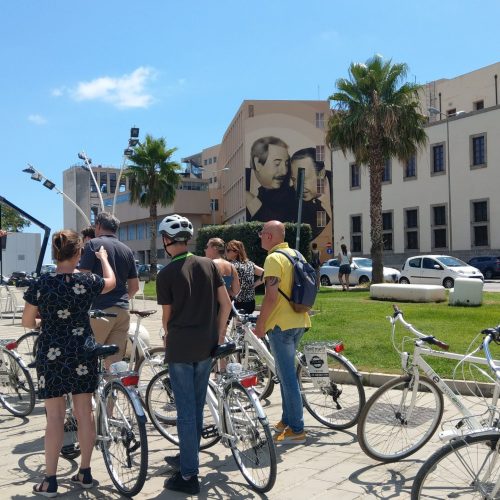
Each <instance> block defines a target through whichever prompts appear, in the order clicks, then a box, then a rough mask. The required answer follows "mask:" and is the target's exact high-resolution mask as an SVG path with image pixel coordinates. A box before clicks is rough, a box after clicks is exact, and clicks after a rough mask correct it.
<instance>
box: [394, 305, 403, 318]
mask: <svg viewBox="0 0 500 500" xmlns="http://www.w3.org/2000/svg"><path fill="white" fill-rule="evenodd" d="M392 308H393V309H394V317H396V316H397V315H398V314H403V311H402V310H401V309H400V308H399V306H398V305H397V304H392Z"/></svg>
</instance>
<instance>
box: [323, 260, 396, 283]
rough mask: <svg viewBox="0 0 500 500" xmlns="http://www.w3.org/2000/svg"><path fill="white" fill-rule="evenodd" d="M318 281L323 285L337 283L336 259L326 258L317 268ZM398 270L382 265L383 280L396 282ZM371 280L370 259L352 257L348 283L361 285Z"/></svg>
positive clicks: (337, 269)
mask: <svg viewBox="0 0 500 500" xmlns="http://www.w3.org/2000/svg"><path fill="white" fill-rule="evenodd" d="M319 276H320V278H319V279H320V282H321V284H322V285H323V286H328V285H332V284H339V283H340V282H339V261H338V259H330V260H327V261H326V262H325V263H324V264H323V265H322V266H321V267H320V269H319ZM398 279H399V271H398V270H397V269H392V268H391V267H384V281H388V282H389V283H397V282H398ZM371 280H372V259H367V258H365V257H353V259H352V264H351V274H350V275H349V284H351V285H358V284H359V285H363V284H364V283H369V282H370V281H371Z"/></svg>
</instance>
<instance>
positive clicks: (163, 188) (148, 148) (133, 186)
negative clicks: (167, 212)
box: [124, 135, 181, 280]
mask: <svg viewBox="0 0 500 500" xmlns="http://www.w3.org/2000/svg"><path fill="white" fill-rule="evenodd" d="M176 151H177V148H170V149H168V148H167V141H166V139H165V138H163V137H160V138H159V139H155V138H154V137H152V136H151V135H146V139H145V141H144V142H143V143H139V144H138V145H137V146H136V147H135V148H134V153H133V155H131V156H130V161H131V162H132V164H131V165H128V167H127V170H126V171H125V172H124V175H125V176H126V177H127V178H128V179H129V189H130V203H131V204H132V203H138V204H139V206H141V207H143V208H149V226H150V234H151V242H150V264H151V279H152V280H156V264H157V262H158V258H157V254H156V228H157V224H156V222H157V221H156V219H157V216H158V205H160V206H162V207H166V206H168V205H171V204H172V203H173V202H174V200H175V192H176V188H177V186H178V184H179V180H180V176H179V174H178V173H177V171H178V170H179V169H180V168H181V166H180V165H179V163H177V162H175V161H172V160H171V157H172V155H173V154H174V153H175V152H176Z"/></svg>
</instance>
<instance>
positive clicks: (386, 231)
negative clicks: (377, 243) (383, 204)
mask: <svg viewBox="0 0 500 500" xmlns="http://www.w3.org/2000/svg"><path fill="white" fill-rule="evenodd" d="M382 239H383V242H384V250H393V247H392V240H393V227H392V211H390V212H382Z"/></svg>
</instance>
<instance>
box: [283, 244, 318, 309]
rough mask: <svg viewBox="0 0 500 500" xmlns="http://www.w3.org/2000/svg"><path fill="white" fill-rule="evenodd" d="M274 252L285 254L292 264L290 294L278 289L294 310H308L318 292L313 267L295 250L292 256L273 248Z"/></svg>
mask: <svg viewBox="0 0 500 500" xmlns="http://www.w3.org/2000/svg"><path fill="white" fill-rule="evenodd" d="M275 252H278V253H281V254H283V255H285V256H286V258H287V259H288V260H289V261H290V262H291V264H292V266H293V284H292V293H291V296H290V297H288V296H287V295H286V294H285V293H284V292H283V291H282V290H281V289H279V288H278V291H279V292H280V293H281V295H283V297H285V299H286V300H288V302H289V303H290V305H291V306H292V308H293V310H294V311H295V312H308V311H309V310H310V309H311V308H312V306H313V305H314V301H315V300H316V295H317V293H318V284H317V282H316V271H315V269H314V267H312V266H311V264H309V263H308V262H307V261H306V260H305V259H304V257H303V256H302V254H301V253H300V252H297V250H294V252H295V255H294V256H291V255H289V254H287V253H286V252H283V251H282V250H275Z"/></svg>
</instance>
